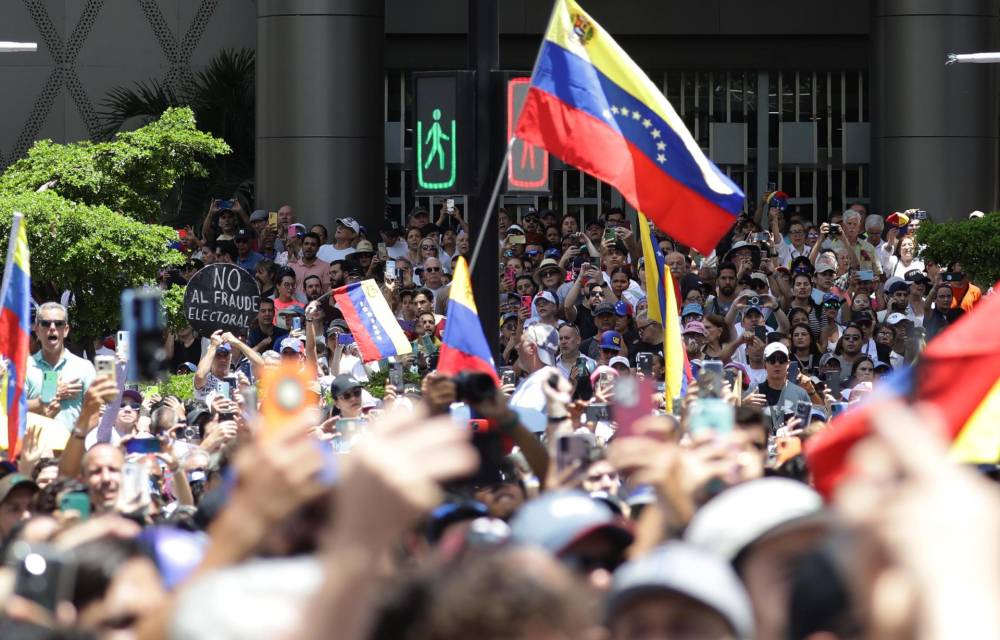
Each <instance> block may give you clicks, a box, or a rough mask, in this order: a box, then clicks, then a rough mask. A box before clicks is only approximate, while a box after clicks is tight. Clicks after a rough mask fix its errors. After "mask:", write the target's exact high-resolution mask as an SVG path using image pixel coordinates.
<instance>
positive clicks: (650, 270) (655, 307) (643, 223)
mask: <svg viewBox="0 0 1000 640" xmlns="http://www.w3.org/2000/svg"><path fill="white" fill-rule="evenodd" d="M636 213H637V214H638V215H639V242H640V243H641V244H642V259H643V263H644V265H643V271H644V272H645V274H646V317H647V318H649V319H650V320H656V321H657V322H659V323H660V324H663V311H662V310H661V309H660V290H659V289H660V272H659V269H658V268H657V266H656V265H657V263H656V250H655V249H653V238H652V237H651V236H652V234H651V233H650V230H649V221H648V220H647V219H646V216H644V215H642V212H641V211H637V212H636Z"/></svg>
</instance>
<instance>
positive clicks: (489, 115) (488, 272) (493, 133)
mask: <svg viewBox="0 0 1000 640" xmlns="http://www.w3.org/2000/svg"><path fill="white" fill-rule="evenodd" d="M468 65H469V68H470V69H474V70H475V72H476V153H475V176H476V179H475V189H474V190H473V192H472V193H471V194H470V195H469V210H468V212H466V215H467V216H468V220H469V224H470V225H471V227H472V238H470V240H471V241H472V242H471V244H474V245H478V249H479V250H478V254H477V256H476V263H475V265H474V267H473V270H472V292H473V294H474V295H475V297H476V308H477V310H478V311H479V320H480V322H481V323H482V325H483V332H484V333H485V334H486V340H487V341H488V342H489V345H490V353H492V354H493V358H494V360H495V361H496V363H497V365H498V366H499V365H500V352H499V343H500V337H499V333H500V270H499V268H498V265H499V262H500V249H499V243H498V240H497V225H496V222H495V219H494V218H493V217H492V216H489V217H487V214H488V213H490V212H488V211H487V207H488V206H489V203H490V199H491V198H490V196H491V195H492V194H491V191H492V190H493V187H494V178H495V177H496V175H497V174H498V173H499V171H500V168H501V162H502V161H503V159H504V155H503V153H504V148H503V147H502V146H501V144H499V142H500V140H501V139H502V136H500V135H497V131H499V129H500V128H501V127H502V125H503V120H502V118H500V117H499V115H498V114H497V112H496V109H497V107H498V105H499V104H500V101H499V100H498V99H497V96H495V95H494V87H495V84H496V83H495V82H494V79H493V75H494V72H496V71H498V70H499V65H500V17H499V13H498V5H497V0H470V2H469V38H468Z"/></svg>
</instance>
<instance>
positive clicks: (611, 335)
mask: <svg viewBox="0 0 1000 640" xmlns="http://www.w3.org/2000/svg"><path fill="white" fill-rule="evenodd" d="M601 349H609V350H612V351H621V350H622V334H620V333H618V332H617V331H605V332H604V333H602V334H601Z"/></svg>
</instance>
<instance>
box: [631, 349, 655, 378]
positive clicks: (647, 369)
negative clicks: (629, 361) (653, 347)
mask: <svg viewBox="0 0 1000 640" xmlns="http://www.w3.org/2000/svg"><path fill="white" fill-rule="evenodd" d="M635 367H636V369H638V370H639V372H640V373H642V374H643V375H646V376H651V375H653V354H651V353H645V352H643V353H637V354H635Z"/></svg>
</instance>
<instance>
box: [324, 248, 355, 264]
mask: <svg viewBox="0 0 1000 640" xmlns="http://www.w3.org/2000/svg"><path fill="white" fill-rule="evenodd" d="M352 253H354V247H347V248H346V249H338V248H337V247H335V246H333V245H332V244H324V245H323V246H321V247H320V248H319V251H317V252H316V257H317V258H319V259H320V260H323V261H324V262H333V261H334V260H343V259H344V258H346V257H347V256H349V255H351V254H352Z"/></svg>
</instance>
